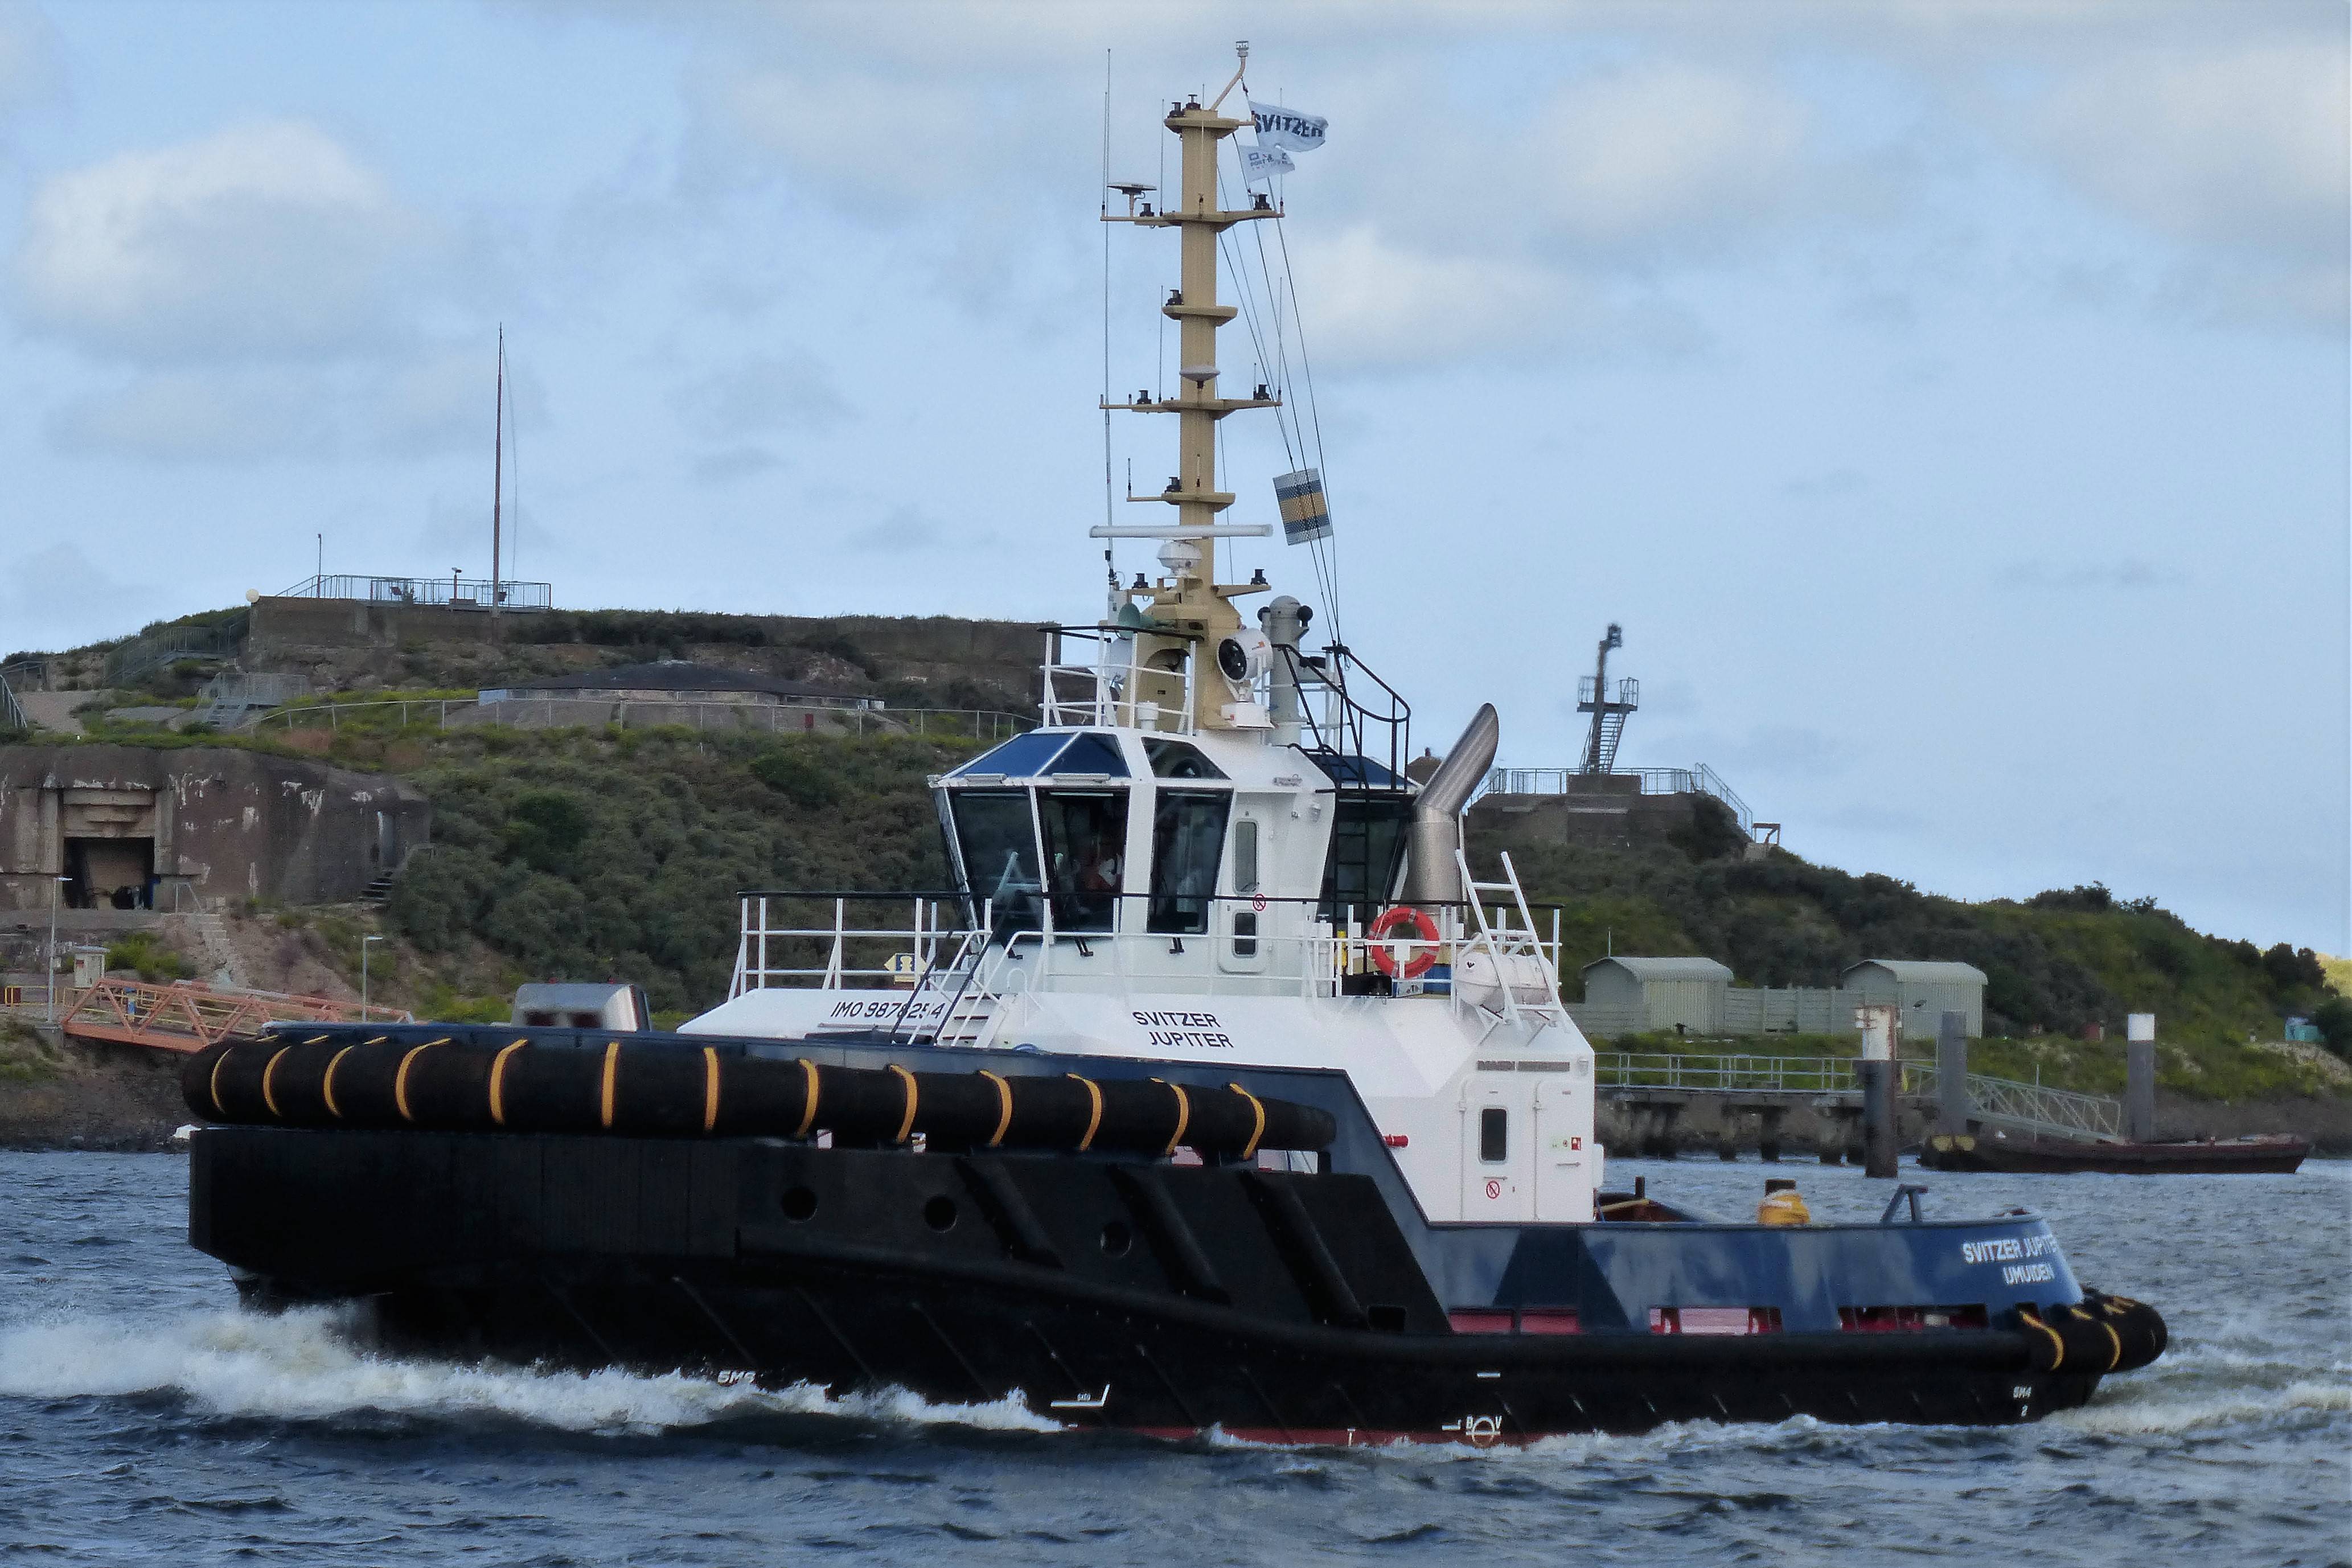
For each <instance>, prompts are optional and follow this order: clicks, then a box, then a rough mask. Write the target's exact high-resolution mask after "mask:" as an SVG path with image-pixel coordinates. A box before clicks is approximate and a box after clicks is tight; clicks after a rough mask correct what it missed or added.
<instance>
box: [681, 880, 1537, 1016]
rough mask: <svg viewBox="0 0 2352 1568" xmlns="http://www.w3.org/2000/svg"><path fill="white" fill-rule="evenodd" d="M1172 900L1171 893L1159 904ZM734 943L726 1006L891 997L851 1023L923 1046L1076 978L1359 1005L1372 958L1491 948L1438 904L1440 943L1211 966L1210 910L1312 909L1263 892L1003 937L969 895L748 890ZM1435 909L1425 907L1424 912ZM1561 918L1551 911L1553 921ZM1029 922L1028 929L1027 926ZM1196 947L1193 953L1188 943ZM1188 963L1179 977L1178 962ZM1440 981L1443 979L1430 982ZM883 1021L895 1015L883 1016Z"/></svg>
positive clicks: (1299, 949) (1294, 946)
mask: <svg viewBox="0 0 2352 1568" xmlns="http://www.w3.org/2000/svg"><path fill="white" fill-rule="evenodd" d="M1101 896H1103V897H1107V898H1110V899H1114V900H1118V901H1119V902H1120V904H1121V906H1122V909H1123V910H1124V909H1131V908H1132V907H1133V902H1134V900H1147V901H1149V900H1153V899H1154V897H1155V895H1152V894H1149V893H1118V894H1106V895H1101ZM1160 897H1161V898H1162V899H1163V900H1164V895H1163V896H1160ZM1186 901H1188V902H1191V903H1196V904H1198V905H1200V906H1202V910H1203V911H1204V916H1205V918H1204V919H1203V922H1202V923H1203V924H1204V925H1205V926H1207V927H1208V928H1209V929H1206V930H1202V931H1183V932H1170V931H1135V930H1123V931H1099V930H1086V929H1072V928H1070V927H1067V926H1057V924H1056V922H1055V920H1054V911H1053V900H1050V899H1047V900H1038V905H1037V907H1038V910H1039V915H1040V917H1041V918H1040V919H1039V923H1037V924H1035V925H1034V926H1033V925H1005V926H1002V927H1000V926H999V924H998V922H997V921H996V919H995V914H996V910H995V908H994V906H993V904H992V903H988V902H983V903H982V905H981V908H980V911H979V912H980V921H979V924H978V925H977V926H976V927H975V926H973V925H971V924H970V923H968V922H967V921H966V919H965V912H966V906H965V903H964V900H963V899H962V896H961V895H960V894H956V893H948V892H936V893H935V892H922V893H905V892H900V893H863V892H845V891H822V892H800V891H789V890H776V891H765V892H760V891H752V892H745V893H743V894H741V895H740V905H741V927H740V941H739V942H738V945H737V950H736V957H735V968H734V973H733V976H732V978H731V980H730V984H729V987H728V995H729V996H730V998H732V997H736V996H740V995H742V994H745V993H746V992H750V991H759V990H767V989H772V988H779V987H786V988H798V989H816V990H842V989H852V988H862V987H866V986H875V985H881V986H888V987H891V988H894V989H898V990H903V991H904V992H905V993H906V994H907V996H908V1000H909V1003H910V1005H908V1006H906V1007H901V1008H898V1009H897V1010H895V1012H893V1011H891V1010H888V1009H884V1010H882V1011H881V1012H875V1013H872V1014H871V1015H870V1016H869V1015H868V1014H866V1013H861V1014H858V1015H856V1016H855V1017H854V1018H853V1017H852V1016H851V1015H848V1014H844V1015H843V1019H844V1021H845V1022H851V1021H854V1022H859V1023H869V1022H870V1023H875V1024H877V1025H879V1026H885V1027H889V1028H892V1029H894V1030H895V1029H896V1028H898V1027H899V1026H900V1024H901V1023H902V1022H903V1023H904V1024H905V1026H907V1027H908V1028H910V1029H913V1030H915V1031H916V1032H917V1034H918V1036H920V1034H921V1033H922V1032H923V1031H924V1030H926V1029H928V1030H929V1031H930V1032H931V1033H933V1034H934V1035H936V1034H937V1033H939V1032H940V1030H942V1029H946V1030H950V1032H951V1031H952V1026H953V1024H954V1022H955V1020H956V1018H957V1016H969V1015H971V1014H972V1013H974V1012H975V1011H976V1010H978V1009H980V1008H982V1007H985V1006H986V1005H989V1004H992V1002H993V1001H994V1000H995V999H997V998H998V997H1001V996H1003V995H1005V994H1011V993H1014V992H1020V991H1034V990H1039V989H1044V988H1047V987H1048V986H1050V985H1051V984H1053V983H1054V982H1055V980H1057V979H1066V978H1077V979H1082V980H1086V981H1093V982H1101V983H1106V984H1113V985H1115V986H1117V987H1118V988H1119V989H1123V990H1135V991H1150V990H1152V989H1154V988H1165V989H1166V991H1167V992H1168V993H1169V994H1218V993H1223V994H1258V995H1265V994H1291V993H1294V992H1295V994H1297V995H1299V996H1301V997H1306V998H1326V997H1333V996H1339V995H1345V994H1358V993H1356V992H1353V991H1351V990H1350V982H1351V980H1353V981H1355V982H1357V984H1362V981H1361V977H1363V976H1367V975H1371V974H1375V973H1380V970H1379V967H1378V965H1377V963H1376V962H1375V956H1374V955H1375V952H1376V950H1377V951H1379V952H1382V953H1384V954H1385V955H1386V956H1388V957H1389V958H1390V960H1391V964H1392V966H1393V968H1394V970H1395V972H1396V973H1400V974H1402V973H1403V972H1404V970H1405V969H1406V968H1407V967H1408V966H1409V965H1410V963H1412V960H1414V959H1415V958H1416V957H1418V956H1420V955H1421V954H1423V952H1427V953H1429V954H1431V955H1432V956H1433V957H1435V958H1439V959H1443V958H1444V957H1445V956H1446V955H1447V954H1448V953H1452V954H1453V955H1454V957H1455V958H1456V959H1457V960H1458V958H1459V957H1460V955H1461V954H1463V953H1465V952H1469V951H1471V950H1472V949H1473V948H1475V947H1479V946H1482V945H1484V943H1483V942H1482V940H1481V939H1480V938H1479V936H1478V935H1477V934H1476V933H1475V931H1465V929H1464V922H1463V921H1462V919H1461V915H1462V907H1458V906H1454V907H1449V906H1439V907H1437V908H1436V910H1435V911H1434V912H1435V913H1436V915H1437V916H1438V920H1439V940H1438V941H1436V942H1427V941H1423V940H1419V939H1409V938H1401V937H1382V938H1377V939H1376V938H1372V937H1370V936H1368V935H1366V934H1364V932H1363V931H1361V930H1351V929H1348V928H1346V927H1344V926H1343V927H1341V928H1339V929H1338V930H1334V929H1333V928H1331V927H1329V926H1327V925H1324V924H1322V923H1321V922H1319V921H1318V922H1316V926H1315V929H1314V930H1312V931H1308V932H1306V933H1289V934H1285V933H1277V932H1271V931H1260V932H1258V933H1255V934H1252V935H1245V936H1242V937H1240V938H1239V940H1242V941H1247V942H1253V943H1255V944H1256V945H1255V952H1252V953H1249V954H1244V955H1241V956H1242V957H1244V958H1246V959H1249V960H1253V961H1255V962H1253V963H1250V964H1249V965H1247V966H1239V965H1236V964H1235V963H1233V962H1230V961H1220V960H1218V959H1215V958H1209V957H1207V956H1206V955H1208V954H1211V953H1214V952H1216V951H1217V948H1218V946H1219V944H1226V945H1230V944H1232V943H1234V942H1235V941H1236V940H1237V939H1236V934H1235V933H1234V931H1232V929H1231V927H1230V925H1229V924H1228V923H1227V922H1225V921H1222V920H1219V919H1217V918H1215V917H1214V916H1213V915H1209V914H1207V913H1206V911H1209V910H1217V909H1220V908H1223V907H1230V906H1234V905H1239V906H1241V907H1242V908H1244V909H1245V910H1248V911H1249V912H1251V913H1258V914H1262V913H1264V912H1265V911H1266V910H1269V909H1270V908H1272V907H1273V906H1275V905H1276V904H1283V903H1288V904H1293V905H1297V904H1307V905H1313V904H1318V903H1319V902H1320V900H1316V899H1288V900H1284V899H1273V898H1261V897H1259V896H1257V895H1255V894H1225V895H1213V896H1211V895H1203V896H1201V897H1199V898H1196V899H1191V900H1186ZM795 903H797V904H800V905H803V906H806V905H808V904H819V905H824V904H829V905H830V906H831V909H830V916H831V918H830V920H829V921H824V922H823V923H816V924H810V923H805V922H802V923H795V922H793V921H790V920H789V919H786V918H783V910H782V906H787V905H791V904H795ZM877 903H897V904H898V905H900V906H901V907H903V908H905V909H906V910H908V913H907V915H906V917H905V920H904V923H901V924H894V925H879V924H877V925H861V924H856V923H854V922H853V921H851V919H850V916H851V914H852V912H853V911H854V910H866V909H872V908H873V907H874V906H875V905H877ZM1423 907H1428V906H1423ZM1556 915H1557V911H1555V916H1556ZM1024 918H1029V917H1024ZM1509 934H1511V935H1513V936H1521V935H1524V938H1525V941H1524V943H1523V944H1522V950H1523V951H1527V952H1532V953H1534V954H1535V955H1537V956H1538V957H1539V958H1540V959H1541V960H1542V961H1543V963H1545V965H1546V966H1547V967H1548V969H1549V973H1551V974H1553V975H1557V974H1558V973H1559V932H1558V931H1557V930H1555V931H1553V932H1552V934H1551V935H1550V937H1549V938H1546V937H1544V936H1542V935H1540V934H1539V933H1536V932H1532V931H1530V932H1525V933H1521V932H1518V931H1511V932H1510V933H1509ZM1188 943H1189V944H1194V945H1192V946H1190V947H1189V948H1188V947H1186V946H1185V945H1184V944H1188ZM1187 954H1190V955H1192V956H1191V961H1190V962H1189V963H1185V964H1182V965H1179V964H1175V963H1169V962H1168V960H1169V959H1171V958H1174V957H1178V956H1184V955H1187ZM1431 978H1432V980H1434V978H1435V977H1431ZM1424 987H1425V990H1426V991H1427V992H1428V993H1429V994H1444V995H1448V996H1449V997H1450V999H1451V1000H1452V1002H1453V1005H1454V1006H1455V1007H1457V1008H1459V1007H1462V1006H1464V1005H1466V1004H1465V1002H1464V1001H1463V999H1462V996H1461V994H1460V993H1459V992H1458V991H1456V990H1455V989H1454V987H1453V986H1452V985H1451V984H1442V985H1441V984H1431V983H1424ZM942 994H952V996H953V998H954V1000H953V1001H952V1002H951V1003H950V1004H949V1005H947V1006H946V1007H945V1008H936V1007H935V1008H931V1009H929V1010H928V1011H927V1010H926V1009H925V1008H924V1006H923V1005H922V999H923V998H930V999H933V1000H936V999H937V998H938V997H939V996H940V995H942ZM885 1013H888V1014H889V1016H884V1014H885Z"/></svg>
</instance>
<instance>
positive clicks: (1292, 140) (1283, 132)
mask: <svg viewBox="0 0 2352 1568" xmlns="http://www.w3.org/2000/svg"><path fill="white" fill-rule="evenodd" d="M1250 113H1251V114H1252V115H1254V116H1255V118H1256V120H1257V144H1258V145H1259V146H1261V147H1287V148H1289V149H1291V150H1292V151H1293V152H1297V153H1312V152H1313V151H1315V149H1316V148H1318V147H1320V146H1321V145H1323V132H1324V131H1325V130H1326V129H1327V128H1328V126H1329V124H1330V121H1327V120H1325V119H1324V118H1323V117H1322V116H1321V115H1319V114H1301V113H1299V112H1298V111H1297V110H1295V109H1285V108H1283V107H1282V106H1281V105H1280V104H1278V103H1260V102H1258V101H1257V100H1255V99H1252V100H1250Z"/></svg>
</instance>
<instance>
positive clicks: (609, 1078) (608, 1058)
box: [596, 1040, 621, 1128]
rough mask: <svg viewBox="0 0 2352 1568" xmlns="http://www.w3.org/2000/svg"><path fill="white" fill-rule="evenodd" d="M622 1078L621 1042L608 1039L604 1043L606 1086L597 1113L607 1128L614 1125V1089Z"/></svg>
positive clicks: (597, 1103) (598, 1102) (598, 1098)
mask: <svg viewBox="0 0 2352 1568" xmlns="http://www.w3.org/2000/svg"><path fill="white" fill-rule="evenodd" d="M620 1079H621V1042H620V1041H618V1040H607V1041H606V1042H605V1043H604V1092H603V1093H602V1094H601V1095H599V1096H598V1097H597V1101H596V1105H597V1114H598V1116H599V1117H600V1118H602V1120H603V1121H604V1125H605V1126H606V1127H607V1128H610V1127H611V1126H612V1125H613V1090H614V1089H615V1088H617V1087H618V1086H619V1084H620Z"/></svg>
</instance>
